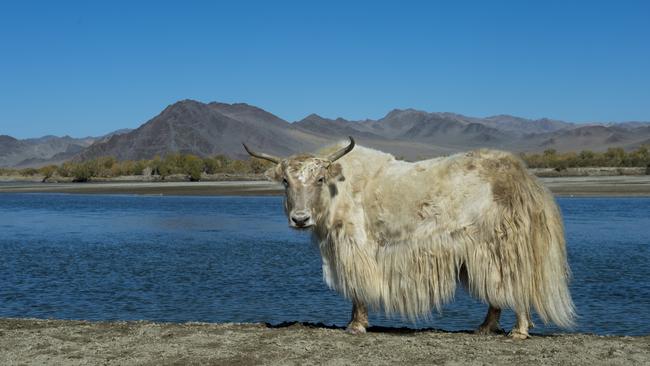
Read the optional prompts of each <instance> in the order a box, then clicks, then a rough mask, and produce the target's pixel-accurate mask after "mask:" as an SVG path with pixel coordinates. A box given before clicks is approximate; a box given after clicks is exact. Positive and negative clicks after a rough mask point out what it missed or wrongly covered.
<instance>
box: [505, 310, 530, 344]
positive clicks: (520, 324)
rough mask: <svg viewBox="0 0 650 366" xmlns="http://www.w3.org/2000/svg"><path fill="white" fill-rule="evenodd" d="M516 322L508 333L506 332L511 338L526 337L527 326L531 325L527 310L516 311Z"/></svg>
mask: <svg viewBox="0 0 650 366" xmlns="http://www.w3.org/2000/svg"><path fill="white" fill-rule="evenodd" d="M516 315H517V324H515V327H514V328H512V330H511V331H510V334H508V335H509V336H510V337H512V338H513V339H526V338H528V337H529V335H528V328H530V326H531V325H532V323H529V322H528V319H529V317H530V315H528V312H522V313H517V312H516Z"/></svg>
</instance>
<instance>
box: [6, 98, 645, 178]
mask: <svg viewBox="0 0 650 366" xmlns="http://www.w3.org/2000/svg"><path fill="white" fill-rule="evenodd" d="M347 136H354V137H355V139H357V141H358V142H359V143H360V144H363V145H366V146H370V147H374V148H377V149H380V150H383V151H387V152H390V153H393V154H394V155H396V156H400V157H404V158H406V159H413V160H414V159H422V158H427V157H433V156H440V155H446V154H451V153H454V152H458V151H464V150H468V149H474V148H479V147H491V148H500V149H506V150H512V151H523V152H538V151H543V150H546V149H555V150H557V151H560V152H562V151H580V150H583V149H590V150H594V151H603V150H606V149H607V148H608V147H622V148H625V149H634V148H637V147H638V146H641V145H643V144H648V143H649V142H650V123H649V122H638V121H633V122H622V123H591V124H576V123H570V122H564V121H558V120H551V119H546V118H543V119H537V120H530V119H525V118H521V117H516V116H510V115H496V116H491V117H486V118H477V117H468V116H464V115H461V114H455V113H438V112H434V113H429V112H424V111H419V110H415V109H395V110H392V111H390V112H389V113H388V114H386V116H384V117H383V118H380V119H377V120H371V119H367V120H363V121H350V120H346V119H343V118H337V119H328V118H325V117H322V116H319V115H316V114H311V115H309V116H307V117H305V118H304V119H302V120H300V121H296V122H293V123H289V122H287V121H285V120H283V119H281V118H279V117H278V116H276V115H274V114H272V113H269V112H267V111H265V110H263V109H261V108H258V107H255V106H252V105H249V104H245V103H235V104H227V103H218V102H212V103H201V102H197V101H194V100H182V101H179V102H176V103H174V104H172V105H169V106H168V107H166V108H165V109H164V110H163V111H162V112H161V113H160V114H158V115H157V116H155V117H153V118H152V119H150V120H149V121H147V122H146V123H144V124H143V125H141V126H140V127H138V128H137V129H134V130H119V131H116V132H114V133H111V134H108V135H106V136H101V137H88V138H82V139H74V138H71V137H68V136H64V137H56V136H45V137H42V138H38V139H26V140H17V139H14V138H12V137H10V136H0V166H14V167H25V166H40V165H45V164H51V163H60V162H63V161H65V160H69V159H75V160H85V159H91V158H96V157H100V156H113V157H116V158H117V159H120V160H135V159H150V158H152V157H154V156H156V155H160V156H164V155H165V154H168V153H170V152H181V153H192V154H196V155H199V156H211V155H217V154H224V155H227V156H230V157H232V158H245V157H246V156H247V155H246V153H245V152H244V150H243V149H242V147H241V142H246V143H249V144H250V146H252V147H254V148H255V149H258V150H261V151H265V152H268V153H271V154H275V155H279V156H287V155H290V154H293V153H297V152H301V151H313V150H315V149H317V148H319V147H321V146H323V145H327V144H329V143H332V142H333V141H336V140H338V139H341V138H345V137H347Z"/></svg>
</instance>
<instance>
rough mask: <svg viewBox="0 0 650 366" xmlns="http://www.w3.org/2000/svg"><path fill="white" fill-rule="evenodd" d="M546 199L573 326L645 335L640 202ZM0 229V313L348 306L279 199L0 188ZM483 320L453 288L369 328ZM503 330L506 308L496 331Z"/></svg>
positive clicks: (170, 315)
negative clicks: (556, 222)
mask: <svg viewBox="0 0 650 366" xmlns="http://www.w3.org/2000/svg"><path fill="white" fill-rule="evenodd" d="M559 203H560V206H561V207H562V211H563V213H564V218H565V223H566V230H567V239H568V251H569V260H570V263H571V266H572V269H573V272H574V280H573V282H572V293H573V298H574V301H575V303H576V306H577V309H578V313H579V316H580V317H579V319H578V326H577V329H576V330H577V331H580V332H593V333H598V334H628V335H638V334H649V333H650V280H649V279H650V217H649V216H650V215H649V214H650V199H647V198H566V199H560V200H559ZM0 230H1V231H0V258H1V261H0V317H36V318H60V319H89V320H117V319H121V320H132V319H147V320H154V321H174V322H184V321H207V322H271V323H279V322H283V321H308V322H323V323H326V324H336V325H345V323H346V321H347V320H348V316H349V311H350V304H349V303H348V302H347V301H346V300H344V299H342V298H341V297H340V296H338V295H337V294H336V293H333V292H331V291H329V290H328V289H327V288H326V286H325V285H324V283H323V281H322V279H321V265H320V258H319V254H318V250H317V249H316V248H315V247H314V246H313V245H311V244H310V242H309V234H307V233H304V232H297V231H293V230H290V229H288V228H287V225H286V221H285V218H284V216H283V213H282V210H281V198H280V197H158V196H155V197H154V196H152V197H147V196H108V195H106V196H103V195H56V194H31V195H30V194H0ZM484 312H485V306H484V305H482V304H480V303H478V302H476V301H474V300H472V299H471V298H469V297H468V296H467V295H466V294H465V293H464V291H463V290H459V291H458V294H457V298H456V301H455V302H453V303H451V304H449V305H448V306H447V307H446V308H445V310H444V312H443V314H442V315H438V314H434V315H433V316H432V319H431V320H430V321H426V322H420V323H417V324H412V323H410V322H408V321H403V320H401V319H399V318H392V319H389V318H386V317H385V316H383V315H382V314H371V319H370V320H371V322H372V323H373V324H374V325H383V326H399V327H401V326H408V327H434V328H442V329H446V330H460V329H471V328H473V327H475V326H477V325H478V324H479V323H480V322H481V321H482V318H483V315H484ZM513 322H514V317H513V316H512V314H511V312H506V313H505V316H504V319H503V321H502V325H504V326H505V327H510V326H512V323H513ZM538 325H540V323H539V322H538ZM535 331H536V332H538V333H539V332H543V333H544V332H557V331H558V330H557V329H555V328H553V327H544V326H541V327H538V328H536V329H535Z"/></svg>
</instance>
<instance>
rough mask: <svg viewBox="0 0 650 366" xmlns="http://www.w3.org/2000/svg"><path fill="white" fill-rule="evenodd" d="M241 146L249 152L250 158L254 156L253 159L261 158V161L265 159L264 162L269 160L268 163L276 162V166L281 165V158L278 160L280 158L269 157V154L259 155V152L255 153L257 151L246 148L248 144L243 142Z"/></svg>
mask: <svg viewBox="0 0 650 366" xmlns="http://www.w3.org/2000/svg"><path fill="white" fill-rule="evenodd" d="M241 144H242V145H244V149H246V152H247V153H248V154H249V155H250V156H253V157H256V158H260V159H264V160H268V161H271V162H274V163H276V164H279V163H280V160H282V159H280V158H278V157H275V156H273V155H269V154H265V153H258V152H255V151H253V150H251V149H249V148H248V146H246V144H245V143H243V142H242V143H241Z"/></svg>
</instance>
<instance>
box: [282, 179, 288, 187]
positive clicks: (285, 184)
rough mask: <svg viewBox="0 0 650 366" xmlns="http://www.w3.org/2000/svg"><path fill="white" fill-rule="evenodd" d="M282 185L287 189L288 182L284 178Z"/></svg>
mask: <svg viewBox="0 0 650 366" xmlns="http://www.w3.org/2000/svg"><path fill="white" fill-rule="evenodd" d="M282 184H283V185H284V186H285V187H289V182H288V181H287V179H286V178H285V179H283V180H282Z"/></svg>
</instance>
